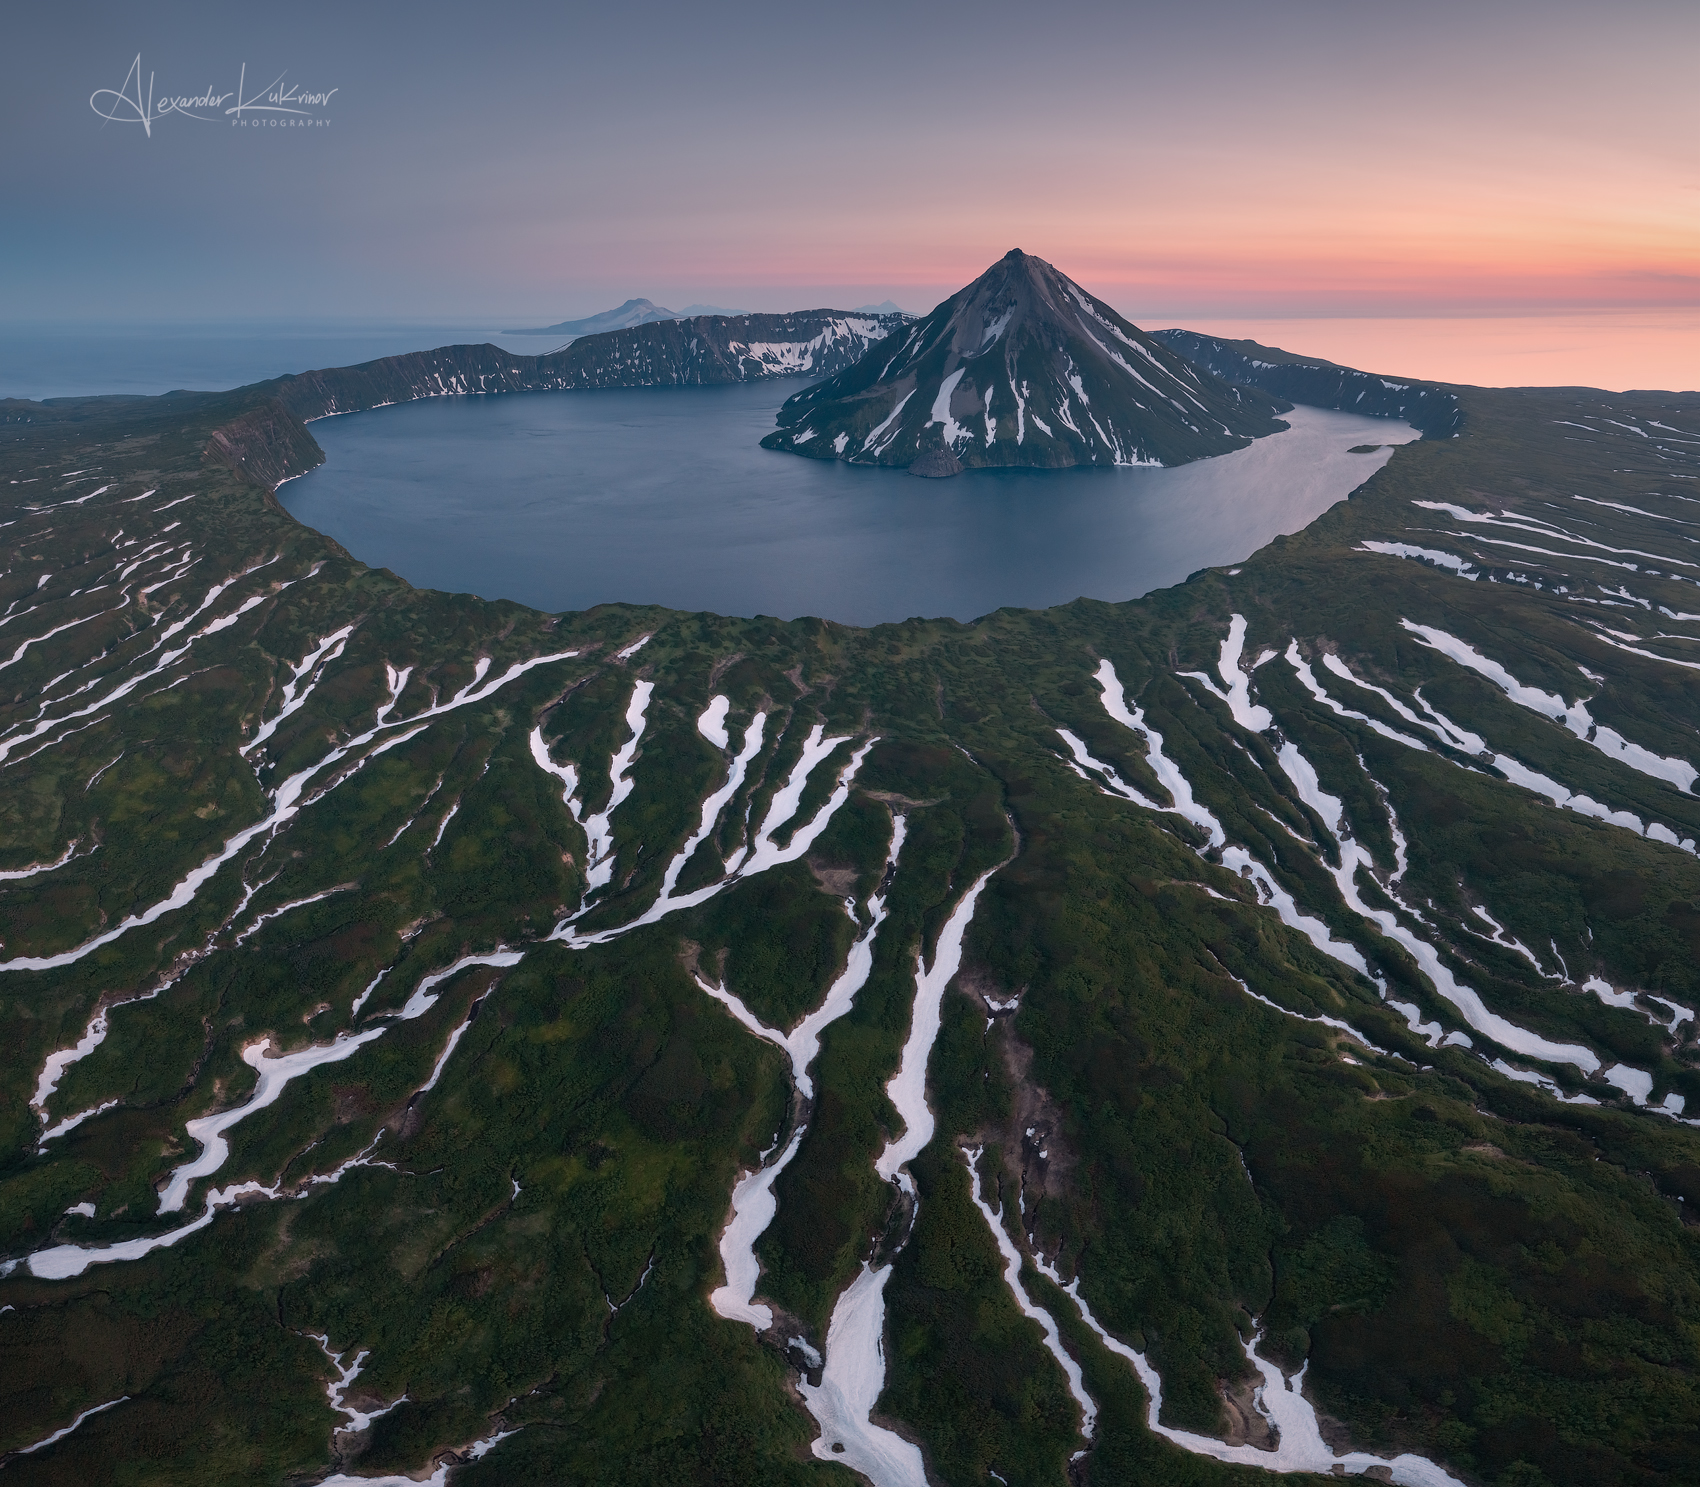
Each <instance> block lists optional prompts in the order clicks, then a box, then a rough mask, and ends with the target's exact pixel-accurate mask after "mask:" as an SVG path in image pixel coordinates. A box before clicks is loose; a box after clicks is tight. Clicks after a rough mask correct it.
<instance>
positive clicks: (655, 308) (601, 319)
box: [502, 299, 896, 337]
mask: <svg viewBox="0 0 1700 1487" xmlns="http://www.w3.org/2000/svg"><path fill="white" fill-rule="evenodd" d="M892 308H893V309H895V308H896V306H895V305H894V306H893V307H892ZM745 313H747V312H746V311H744V310H728V309H725V308H723V307H722V306H720V305H686V306H685V308H684V309H682V310H669V309H668V308H667V307H666V306H665V305H658V304H656V303H655V301H654V300H651V299H629V300H627V301H626V302H625V304H623V305H621V306H620V307H619V308H618V309H614V310H603V311H602V312H601V313H600V314H598V315H587V316H585V317H584V319H582V320H563V321H561V322H560V323H559V324H557V325H539V326H534V327H532V328H531V329H530V330H505V331H503V332H502V334H503V335H504V336H574V337H576V336H599V335H601V334H602V333H603V332H604V331H610V330H629V329H630V328H631V327H632V326H634V325H648V324H649V323H650V322H651V321H655V320H692V319H694V318H695V317H696V316H698V315H743V314H745ZM873 313H876V314H877V313H879V312H878V311H875V312H873Z"/></svg>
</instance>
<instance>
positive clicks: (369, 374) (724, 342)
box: [253, 310, 904, 420]
mask: <svg viewBox="0 0 1700 1487" xmlns="http://www.w3.org/2000/svg"><path fill="white" fill-rule="evenodd" d="M903 321H904V317H903V316H902V315H856V314H851V313H849V312H847V311H843V310H799V311H796V312H794V313H792V314H787V315H737V316H731V315H699V316H697V317H696V318H695V319H692V320H658V321H653V322H650V323H648V324H645V325H634V326H629V327H627V328H626V329H624V330H615V331H609V332H607V333H606V334H604V335H597V336H584V337H582V338H580V339H579V340H576V341H574V342H573V343H572V345H571V346H568V347H567V348H565V349H564V350H562V351H558V352H553V353H551V354H549V355H547V356H516V355H514V354H513V353H512V352H509V351H504V350H502V348H501V347H499V346H492V345H488V344H486V345H482V346H440V347H438V348H437V349H436V350H435V351H415V352H409V353H408V354H407V355H405V356H385V357H380V358H379V359H378V360H377V361H368V362H362V363H361V364H360V365H359V366H354V367H332V368H329V369H327V370H322V371H316V372H303V373H301V374H300V375H298V376H292V377H279V378H278V379H276V381H274V382H266V383H258V384H256V385H255V387H254V388H253V391H255V392H257V393H261V394H263V395H269V396H273V397H276V398H277V399H278V401H279V402H281V403H282V404H283V406H284V407H285V408H287V409H288V410H289V411H290V412H291V413H293V414H294V415H295V416H296V417H297V418H300V419H303V420H311V419H314V418H323V417H326V416H327V415H329V414H332V413H358V412H361V411H363V410H365V409H367V408H381V407H383V406H384V405H386V404H388V403H406V402H411V401H412V400H413V399H415V398H433V397H446V396H449V395H451V394H467V393H491V392H560V391H573V390H580V389H586V388H609V387H713V386H719V385H723V384H726V383H732V382H754V381H757V380H759V379H761V378H763V377H783V376H791V375H796V374H807V375H811V376H816V377H822V376H829V375H831V374H832V373H833V372H836V371H838V370H840V369H841V368H844V367H847V366H850V365H852V364H854V363H855V362H856V361H858V360H860V359H861V357H862V355H863V353H864V352H866V351H867V349H868V348H869V347H870V346H872V345H873V344H875V343H876V342H878V341H881V340H883V339H884V338H885V337H886V335H887V334H889V333H890V332H891V331H892V330H894V329H895V328H896V327H897V326H899V325H901V324H902V323H903Z"/></svg>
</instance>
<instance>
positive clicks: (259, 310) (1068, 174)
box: [0, 0, 1700, 387]
mask: <svg viewBox="0 0 1700 1487" xmlns="http://www.w3.org/2000/svg"><path fill="white" fill-rule="evenodd" d="M93 11H94V12H99V13H100V14H103V15H104V16H105V19H104V20H101V21H100V23H99V24H94V23H93V22H92V21H91V19H90V15H89V14H85V13H84V12H82V11H79V12H78V13H77V14H76V15H70V14H68V13H66V12H63V11H61V10H56V9H54V8H43V9H41V10H40V11H38V12H35V13H31V14H29V15H26V16H21V17H19V18H17V28H16V34H15V35H13V37H12V38H11V43H10V44H9V45H8V48H7V57H6V59H5V60H4V62H3V63H0V77H3V80H4V83H5V86H4V87H3V88H0V120H3V121H4V127H5V128H6V131H7V137H8V138H9V139H11V140H13V141H14V143H17V142H19V141H25V140H27V141H28V146H29V147H28V148H27V149H24V148H14V149H13V150H11V151H9V152H7V155H6V157H5V159H4V162H3V164H0V188H3V189H4V191H5V197H6V200H7V201H8V202H9V203H11V204H12V210H10V211H8V212H7V213H6V214H5V217H4V221H3V222H0V270H3V271H0V319H3V320H6V321H11V322H23V321H37V322H51V321H66V320H82V321H89V320H96V321H98V320H114V321H116V320H122V321H127V322H157V323H172V322H182V321H185V320H195V321H208V320H221V319H226V320H228V319H241V318H261V317H271V318H288V317H298V318H303V319H306V318H311V319H313V320H316V321H321V322H322V321H327V320H335V319H337V318H339V317H342V318H366V319H372V318H382V317H387V318H389V319H392V320H413V321H418V322H420V323H432V324H445V323H449V322H460V323H466V324H469V325H473V324H477V325H484V326H510V325H536V324H543V323H548V322H550V321H554V320H560V319H565V318H569V317H575V316H579V315H584V314H588V313H592V312H594V311H597V310H601V309H605V308H608V307H609V306H610V305H613V304H617V303H619V302H620V301H622V300H624V299H626V298H628V297H633V296H644V297H648V298H650V299H653V300H656V301H657V302H659V303H662V304H668V305H673V306H675V307H678V306H683V305H685V304H689V303H701V302H706V303H712V304H720V305H729V306H733V307H736V308H741V309H794V308H803V307H814V306H820V305H831V306H838V307H846V308H848V307H852V306H854V305H857V304H861V303H865V302H869V301H878V300H883V299H886V298H888V297H889V298H891V299H893V300H895V301H896V302H897V303H899V304H900V305H902V306H903V307H904V308H906V309H910V310H918V311H919V310H926V309H929V308H931V306H932V305H933V304H935V303H937V301H938V300H940V299H942V298H943V297H945V296H946V295H948V294H949V293H951V292H952V291H954V290H955V289H957V288H958V287H960V286H961V285H962V284H963V283H964V282H966V281H967V280H968V279H970V278H972V277H973V276H974V275H976V274H978V273H979V272H981V271H982V270H983V269H984V268H985V267H986V266H987V265H988V264H989V263H991V262H992V261H993V260H995V259H996V258H997V257H999V256H1000V255H1001V254H1003V253H1004V252H1005V251H1007V250H1008V249H1009V248H1011V247H1020V248H1023V249H1025V250H1027V251H1028V252H1032V253H1036V254H1038V255H1040V256H1041V257H1043V258H1047V259H1049V260H1051V261H1052V262H1053V263H1055V264H1056V265H1057V266H1058V267H1059V268H1061V269H1063V270H1064V271H1065V272H1066V273H1068V274H1070V275H1071V276H1072V277H1074V278H1076V279H1077V280H1079V281H1080V282H1081V283H1082V284H1084V285H1086V286H1087V287H1088V288H1090V289H1092V290H1093V291H1094V292H1095V293H1097V294H1099V295H1101V296H1102V297H1104V298H1105V299H1107V300H1109V301H1110V302H1111V303H1112V304H1114V305H1116V306H1117V307H1118V308H1120V309H1122V310H1123V311H1124V312H1126V313H1128V314H1129V315H1130V316H1131V317H1133V318H1134V319H1135V320H1136V321H1137V322H1138V323H1140V324H1144V325H1148V326H1158V325H1165V324H1174V323H1184V324H1194V325H1200V326H1204V325H1208V326H1209V327H1210V328H1212V329H1216V328H1224V329H1226V328H1233V327H1239V328H1240V329H1242V330H1245V329H1248V328H1252V327H1257V326H1263V327H1269V326H1277V327H1280V326H1286V325H1289V324H1291V323H1293V322H1299V321H1303V322H1310V323H1312V324H1313V326H1314V330H1313V333H1311V334H1310V335H1309V336H1308V337H1307V338H1306V340H1305V343H1304V344H1303V345H1302V346H1298V345H1295V344H1294V342H1293V338H1292V334H1291V333H1287V332H1283V334H1286V335H1287V340H1286V342H1285V343H1286V344H1289V345H1292V346H1294V349H1303V350H1308V351H1312V352H1315V353H1316V354H1321V355H1330V354H1334V355H1337V356H1339V357H1340V358H1341V359H1356V360H1357V361H1358V362H1359V364H1364V363H1365V362H1370V363H1375V364H1377V365H1380V366H1383V367H1385V368H1386V369H1389V370H1401V371H1407V372H1412V373H1416V374H1422V375H1433V376H1449V377H1452V378H1454V379H1455V380H1482V381H1493V380H1499V381H1506V380H1513V381H1592V382H1594V383H1596V384H1599V385H1608V386H1624V385H1644V386H1645V385H1667V386H1669V385H1678V386H1686V387H1693V386H1695V385H1696V384H1700V308H1697V307H1700V155H1697V150H1696V135H1695V127H1694V113H1693V101H1692V100H1693V93H1694V83H1693V66H1694V59H1695V57H1696V55H1697V53H1700V47H1697V43H1700V7H1696V6H1694V5H1693V4H1692V0H1684V3H1667V0H1625V3H1620V4H1617V5H1614V6H1602V5H1599V4H1586V5H1584V4H1574V3H1565V0H1551V3H1547V0H1543V3H1539V4H1536V3H1532V0H1508V3H1494V0H1485V3H1472V4H1463V3H1455V0H1436V3H1431V4H1427V5H1421V6H1402V7H1393V6H1375V5H1368V6H1366V5H1363V4H1361V3H1357V4H1347V3H1318V0H1311V3H1295V4H1288V5H1281V6H1271V5H1268V4H1252V3H1246V0H1204V3H1199V4H1195V5H1190V6H1187V7H1173V6H1168V5H1164V6H1155V5H1143V4H1085V3H1075V0H1069V3H1063V4H1059V5H1055V6H1051V7H1030V6H1016V5H1011V4H996V3H987V4H977V5H968V4H936V5H920V6H917V5H914V4H904V5H898V4H889V3H870V4H863V5H858V6H855V7H837V8H834V9H832V10H830V11H826V10H821V9H810V8H798V7H794V6H781V5H777V4H744V5H737V6H723V7H720V8H718V9H716V8H713V7H705V6H702V5H700V4H692V5H684V4H647V5H642V4H640V5H632V6H628V7H621V8H618V9H615V8H610V7H599V8H596V9H592V8H590V7H584V6H574V5H567V6H562V7H549V8H544V7H541V6H530V5H506V6H504V5H494V6H491V7H488V8H482V9H480V10H479V11H478V12H477V14H476V15H474V14H473V13H471V12H468V11H467V10H466V9H465V8H464V7H451V6H446V5H445V6H438V5H431V4H426V5H421V6H417V7H410V8H408V9H407V10H406V11H402V10H399V9H392V8H388V7H382V6H374V7H359V8H350V7H347V6H332V5H325V4H314V3H305V4H302V5H299V6H294V7H290V8H289V10H288V12H287V13H284V12H276V13H270V14H265V15H260V14H253V15H233V14H227V13H226V12H224V11H219V12H217V15H218V17H219V19H218V23H217V24H216V25H210V24H207V23H206V21H207V16H208V14H209V13H208V12H207V11H206V9H205V7H197V6H192V5H189V6H181V7H175V8H174V7H170V6H161V7H157V8H150V9H149V10H148V12H147V13H146V14H145V16H144V14H143V12H141V11H138V10H137V9H136V8H135V7H132V6H118V5H113V6H109V7H106V8H105V10H104V11H103V10H102V7H99V6H96V7H93ZM95 19H97V20H98V19H99V16H98V15H97V16H96V17H95ZM138 52H140V53H141V54H142V56H143V65H144V66H145V67H146V68H148V69H150V70H151V71H152V72H153V73H154V74H156V75H157V80H158V87H159V89H160V90H161V91H165V90H167V89H169V90H170V91H172V92H183V91H186V90H189V89H197V90H198V89H201V88H204V87H212V86H218V87H223V86H233V85H234V82H235V76H236V68H237V66H238V65H239V63H241V62H243V61H246V62H247V64H248V65H249V66H250V67H252V68H269V69H270V70H271V71H278V70H280V69H287V70H288V71H289V75H290V76H291V77H292V78H298V79H299V80H300V81H301V82H302V83H303V84H305V85H318V86H325V87H335V88H336V89H337V92H336V94H335V95H334V100H333V103H332V105H331V106H330V108H329V110H328V112H329V114H330V115H331V124H330V126H329V127H327V128H325V129H323V130H322V131H319V132H317V133H315V134H312V135H310V136H289V135H275V134H274V135H272V136H269V137H268V136H260V137H255V136H253V135H243V134H241V133H239V132H235V131H232V130H231V129H229V128H228V127H225V125H224V124H222V123H220V122H218V121H216V120H215V121H212V122H205V121H189V120H185V119H167V120H164V121H161V122H160V123H158V124H157V125H156V127H155V128H154V129H153V131H152V133H151V135H145V134H144V132H143V131H142V130H140V129H137V128H128V129H127V128H124V127H122V126H120V125H115V124H111V123H103V121H101V120H100V119H98V118H96V117H94V115H93V114H92V113H91V112H90V109H89V106H88V97H89V94H90V92H91V91H92V90H93V89H95V88H101V87H104V88H116V87H118V85H119V80H120V79H121V78H122V76H123V75H124V71H125V69H126V68H127V67H128V66H129V65H130V61H131V58H132V57H133V56H134V55H135V54H136V53H138ZM226 73H228V74H230V77H229V79H228V80H225V74H226ZM1441 320H1443V321H1444V322H1445V324H1447V325H1449V326H1451V327H1453V329H1452V330H1451V331H1450V332H1448V333H1447V334H1442V333H1440V331H1439V330H1437V329H1436V325H1435V322H1437V321H1441ZM1424 323H1427V326H1428V328H1427V330H1426V331H1425V330H1424V329H1423V325H1424ZM1519 324H1522V325H1523V327H1524V331H1525V332H1526V334H1524V335H1522V336H1521V337H1520V335H1519V331H1518V326H1519ZM1373 326H1379V327H1380V329H1379V330H1372V329H1371V327H1373ZM1365 338H1368V345H1367V349H1366V348H1365V346H1364V344H1363V342H1364V340H1365ZM1543 346H1544V347H1546V348H1547V349H1546V351H1544V352H1543V351H1541V350H1540V349H1539V348H1540V347H1543ZM1330 347H1334V348H1336V349H1335V350H1333V351H1331V350H1330ZM1348 347H1350V355H1349V356H1348V349H1347V348H1348ZM1495 348H1497V349H1495ZM1382 349H1384V351H1385V354H1381V355H1376V354H1374V353H1376V352H1377V351H1378V350H1382ZM1449 358H1450V359H1449ZM1413 363H1418V364H1413ZM1590 368H1592V375H1590V374H1589V373H1590ZM1643 369H1644V370H1645V375H1644V376H1643V375H1641V372H1642V370H1643ZM1519 370H1520V371H1521V372H1523V373H1527V374H1528V375H1517V372H1518V371H1519Z"/></svg>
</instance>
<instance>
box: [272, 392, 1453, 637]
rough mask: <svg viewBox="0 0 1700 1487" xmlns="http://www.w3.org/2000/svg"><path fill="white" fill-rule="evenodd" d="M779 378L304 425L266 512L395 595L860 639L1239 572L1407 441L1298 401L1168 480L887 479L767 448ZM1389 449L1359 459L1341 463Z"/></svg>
mask: <svg viewBox="0 0 1700 1487" xmlns="http://www.w3.org/2000/svg"><path fill="white" fill-rule="evenodd" d="M800 385H802V384H800V383H799V382H797V381H795V380H793V379H790V378H786V379H783V380H777V381H766V382H758V383H752V384H746V385H742V386H737V387H711V388H644V389H636V390H630V391H625V390H622V391H606V392H542V393H508V394H503V395H498V396H487V397H442V398H427V399H421V400H419V401H418V402H413V403H405V404H399V405H396V406H392V407H387V408H375V409H372V410H371V411H369V412H365V413H354V414H347V415H342V416H338V417H332V418H323V419H319V420H317V421H316V422H315V423H314V424H313V425H312V430H313V436H314V437H315V438H316V439H317V440H318V441H319V444H320V445H321V446H322V447H323V449H324V451H325V455H326V460H325V463H324V464H323V465H322V466H321V467H320V468H319V469H317V470H315V471H313V472H312V473H311V474H308V475H305V476H302V477H301V478H299V479H297V480H293V481H290V482H288V483H287V484H285V485H284V486H283V487H281V488H280V489H279V491H278V498H279V500H281V501H282V502H283V504H284V506H285V507H286V509H287V510H288V511H289V512H290V513H291V515H293V516H294V517H296V519H297V520H299V521H302V522H304V523H306V524H307V525H308V526H310V527H314V528H316V529H317V530H319V531H321V532H323V533H325V534H326V535H328V536H330V537H332V538H334V539H335V540H336V541H338V542H340V543H341V544H342V545H343V546H344V547H345V548H347V549H348V551H349V552H351V553H352V554H353V555H354V556H355V557H357V558H359V559H360V560H361V561H363V562H366V563H370V564H372V565H373V566H375V567H383V568H389V569H391V570H392V571H393V572H395V573H398V574H400V575H401V576H402V577H403V578H405V579H406V580H407V581H408V582H409V583H412V584H415V585H418V586H420V587H422V588H433V589H441V590H445V591H448V592H451V593H465V592H470V593H473V594H477V595H479V596H480V597H482V598H485V599H515V600H518V601H520V602H521V603H524V604H528V605H531V606H532V607H534V608H537V609H542V610H547V611H557V610H570V609H588V608H590V607H592V606H593V605H596V604H602V603H610V602H624V603H630V604H660V605H665V606H667V607H669V608H673V609H684V610H710V611H713V612H714V613H717V614H726V615H744V616H752V615H758V614H765V615H773V616H776V617H778V618H781V619H795V618H797V617H799V616H802V615H816V616H819V617H821V618H823V619H830V620H837V621H839V622H841V623H845V624H854V625H873V624H880V623H883V622H885V621H890V620H904V619H908V618H911V617H916V616H922V617H927V618H936V617H942V616H949V617H951V618H954V619H959V620H971V619H976V618H978V617H979V616H981V615H983V614H987V613H989V612H991V611H992V610H994V609H999V608H1003V607H1006V606H1009V607H1017V608H1045V607H1048V606H1050V605H1054V604H1062V603H1067V602H1068V601H1069V600H1072V599H1076V598H1080V597H1087V598H1093V599H1107V600H1118V601H1119V600H1125V599H1134V598H1137V597H1139V596H1140V595H1141V594H1145V593H1149V592H1150V591H1151V590H1153V589H1159V588H1165V587H1167V586H1169V585H1171V584H1175V583H1179V582H1180V581H1182V580H1183V579H1185V578H1186V577H1187V575H1188V574H1190V573H1193V572H1195V571H1197V570H1198V569H1200V568H1209V567H1216V566H1220V565H1223V564H1228V563H1235V562H1239V561H1242V560H1243V559H1245V558H1247V557H1249V556H1250V555H1251V554H1252V553H1253V552H1255V551H1256V550H1257V549H1258V548H1260V547H1262V546H1263V545H1264V544H1265V543H1267V542H1269V541H1270V540H1271V539H1273V538H1274V537H1276V536H1278V535H1280V534H1281V533H1290V532H1296V531H1298V530H1299V529H1301V528H1302V527H1304V526H1306V525H1307V524H1308V523H1310V522H1311V521H1313V520H1314V519H1315V518H1316V517H1318V516H1319V515H1321V514H1322V513H1323V512H1324V511H1326V510H1327V509H1328V508H1329V507H1330V506H1332V505H1333V504H1334V503H1335V502H1336V501H1340V500H1342V499H1344V498H1345V497H1346V496H1347V495H1349V494H1350V493H1351V492H1352V491H1353V490H1355V489H1357V487H1358V486H1360V485H1362V484H1363V482H1364V481H1366V480H1368V479H1369V477H1370V476H1371V475H1372V474H1374V473H1375V472H1376V471H1377V470H1379V469H1380V468H1381V467H1382V465H1383V464H1385V463H1386V462H1387V460H1388V459H1389V458H1391V457H1392V447H1391V446H1393V445H1396V444H1401V443H1406V442H1408V441H1410V440H1412V439H1415V438H1417V437H1419V436H1418V434H1417V431H1416V430H1415V429H1413V428H1411V427H1410V426H1409V425H1408V424H1405V423H1399V422H1395V421H1393V420H1391V419H1384V418H1366V417H1363V416H1361V415H1358V414H1352V413H1337V412H1331V411H1327V410H1323V409H1319V408H1307V407H1299V408H1295V409H1294V410H1293V411H1292V412H1291V413H1288V414H1283V415H1282V417H1283V418H1284V419H1285V420H1286V421H1287V422H1288V423H1289V424H1290V425H1291V427H1290V428H1289V429H1288V430H1287V431H1286V432H1285V433H1278V434H1272V435H1269V436H1268V437H1266V438H1263V439H1259V440H1257V441H1255V442H1254V443H1253V444H1252V445H1250V446H1249V447H1248V448H1246V449H1243V450H1239V451H1237V452H1236V453H1233V454H1228V455H1221V456H1218V457H1217V458H1215V459H1208V460H1198V461H1195V462H1193V463H1191V464H1187V465H1180V466H1177V467H1176V468H1174V469H1145V468H1140V469H1114V470H1096V469H1085V470H1057V471H1053V470H1047V471H1027V470H1021V471H1016V470H985V471H980V470H976V471H970V472H968V473H967V474H964V475H959V476H956V477H954V478H952V479H949V480H923V479H919V478H917V477H915V476H911V475H909V474H907V473H906V472H904V471H901V470H886V469H871V468H865V467H862V468H859V467H856V466H851V465H846V464H843V463H840V462H837V461H828V460H812V459H802V458H800V457H798V456H796V455H793V454H781V453H778V452H775V451H771V450H766V449H763V448H761V447H760V441H761V438H762V436H763V435H764V434H766V433H768V432H770V431H771V430H772V428H773V427H774V415H775V413H776V412H777V411H778V408H779V405H780V404H781V403H782V402H783V401H784V400H785V398H787V397H788V396H790V395H791V394H792V393H793V392H795V391H796V390H797V389H798V387H799V386H800ZM1365 444H1373V445H1379V446H1381V447H1380V448H1378V449H1377V450H1376V451H1375V452H1374V453H1370V454H1353V453H1351V452H1350V451H1351V449H1352V447H1353V446H1357V445H1365Z"/></svg>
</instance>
